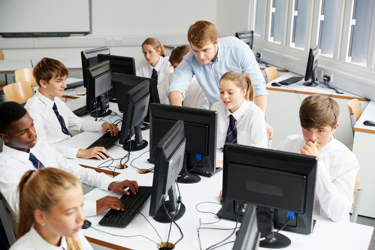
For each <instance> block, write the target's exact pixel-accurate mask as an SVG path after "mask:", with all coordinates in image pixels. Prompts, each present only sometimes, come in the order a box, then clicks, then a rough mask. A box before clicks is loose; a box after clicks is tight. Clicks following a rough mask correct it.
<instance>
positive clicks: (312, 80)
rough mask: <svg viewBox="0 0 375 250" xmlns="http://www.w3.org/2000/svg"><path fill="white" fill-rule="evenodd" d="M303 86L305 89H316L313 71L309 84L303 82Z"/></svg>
mask: <svg viewBox="0 0 375 250" xmlns="http://www.w3.org/2000/svg"><path fill="white" fill-rule="evenodd" d="M303 85H304V86H307V87H316V86H318V84H317V83H316V82H315V72H314V71H313V72H312V74H311V82H305V83H303Z"/></svg>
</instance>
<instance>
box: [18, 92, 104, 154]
mask: <svg viewBox="0 0 375 250" xmlns="http://www.w3.org/2000/svg"><path fill="white" fill-rule="evenodd" d="M54 103H56V107H57V110H58V111H59V114H60V115H61V116H62V117H63V118H64V122H65V125H66V126H67V128H68V129H69V130H77V131H81V132H83V131H101V130H102V124H103V123H104V122H95V121H88V120H84V119H81V118H79V117H78V116H76V115H75V114H74V113H73V112H72V111H71V110H70V109H69V108H68V106H66V104H65V103H64V102H63V101H62V100H61V99H60V98H58V97H55V99H54V101H52V100H50V99H48V98H47V97H45V96H44V95H42V94H41V93H40V92H39V91H37V92H36V93H35V95H34V96H33V97H31V98H30V99H29V100H28V101H27V102H26V105H25V108H26V110H27V112H29V115H30V116H31V118H33V120H34V126H35V130H36V134H37V135H38V139H39V140H43V141H47V142H48V143H49V144H50V145H51V146H52V147H53V148H54V149H56V150H57V151H59V152H60V153H61V154H62V155H63V156H65V157H68V158H76V157H77V152H78V150H79V148H73V147H67V146H61V145H56V144H55V143H57V142H60V141H63V140H65V139H68V138H70V136H69V135H67V134H64V133H63V132H62V130H61V125H60V122H59V120H58V119H57V117H56V114H55V112H54V111H53V109H52V108H53V104H54Z"/></svg>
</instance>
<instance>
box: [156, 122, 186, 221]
mask: <svg viewBox="0 0 375 250" xmlns="http://www.w3.org/2000/svg"><path fill="white" fill-rule="evenodd" d="M185 146H186V138H185V136H184V122H183V121H177V122H175V124H174V125H173V126H172V128H171V129H170V130H169V131H168V132H167V133H166V134H165V135H164V136H163V138H162V139H161V140H160V141H159V142H158V143H157V144H156V147H155V150H156V152H157V153H156V161H155V168H154V179H153V183H152V192H151V204H150V216H152V217H154V219H155V220H156V221H158V222H162V223H168V222H171V221H172V219H173V221H176V220H178V219H180V218H181V217H182V216H183V215H184V213H185V205H184V204H183V203H182V202H181V196H180V194H179V195H178V196H177V192H176V184H175V180H176V178H177V176H178V174H179V173H180V172H181V169H182V165H183V162H184V155H185ZM167 197H169V200H168V201H166V199H167ZM179 204H180V205H179ZM164 205H165V208H164Z"/></svg>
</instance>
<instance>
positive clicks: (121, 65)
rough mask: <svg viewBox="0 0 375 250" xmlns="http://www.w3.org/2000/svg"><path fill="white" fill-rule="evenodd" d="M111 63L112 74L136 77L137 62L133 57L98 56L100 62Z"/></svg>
mask: <svg viewBox="0 0 375 250" xmlns="http://www.w3.org/2000/svg"><path fill="white" fill-rule="evenodd" d="M107 60H109V61H110V65H111V71H112V73H121V74H127V75H132V76H135V75H136V71H135V60H134V58H133V57H125V56H114V55H104V54H99V55H98V62H103V61H107Z"/></svg>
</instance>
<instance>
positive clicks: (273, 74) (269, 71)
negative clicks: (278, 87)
mask: <svg viewBox="0 0 375 250" xmlns="http://www.w3.org/2000/svg"><path fill="white" fill-rule="evenodd" d="M264 72H266V76H267V78H268V82H272V81H273V80H275V79H276V78H278V77H279V74H278V73H277V69H276V67H268V68H265V69H264Z"/></svg>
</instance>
